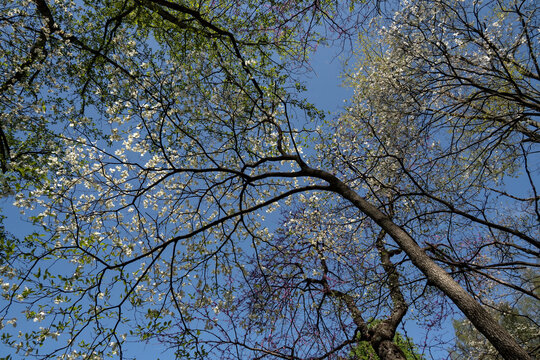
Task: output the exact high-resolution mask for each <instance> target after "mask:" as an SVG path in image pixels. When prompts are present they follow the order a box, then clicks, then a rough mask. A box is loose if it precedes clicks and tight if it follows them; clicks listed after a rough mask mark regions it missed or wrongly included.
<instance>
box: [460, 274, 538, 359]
mask: <svg viewBox="0 0 540 360" xmlns="http://www.w3.org/2000/svg"><path fill="white" fill-rule="evenodd" d="M526 277H528V278H530V279H532V282H531V284H530V288H531V291H533V292H535V293H538V291H540V287H539V286H538V277H534V276H530V275H529V276H526ZM536 305H537V304H536V303H535V302H533V301H531V299H530V298H523V297H519V298H516V299H513V301H512V303H511V302H509V301H505V302H501V303H496V304H493V307H492V309H491V311H490V312H491V313H492V314H493V316H494V317H495V318H496V319H497V320H498V321H499V322H500V323H502V324H504V325H505V327H506V328H507V329H509V331H510V333H511V334H512V335H513V336H514V337H515V338H516V339H518V341H519V343H520V344H521V346H523V347H524V348H525V349H527V352H528V353H529V354H530V355H531V356H533V357H538V356H539V355H540V341H539V339H540V338H539V336H538V324H537V320H536V319H538V318H539V315H540V314H539V313H538V306H536ZM454 329H455V332H456V349H455V351H453V352H452V354H451V356H452V359H486V360H488V359H500V358H501V357H500V355H498V353H497V351H496V350H495V349H494V348H493V346H491V345H490V344H489V343H488V342H487V341H486V339H485V338H484V337H483V336H482V335H481V334H479V333H478V332H477V331H476V330H475V329H474V327H472V326H471V325H470V323H469V322H468V321H467V320H461V321H454Z"/></svg>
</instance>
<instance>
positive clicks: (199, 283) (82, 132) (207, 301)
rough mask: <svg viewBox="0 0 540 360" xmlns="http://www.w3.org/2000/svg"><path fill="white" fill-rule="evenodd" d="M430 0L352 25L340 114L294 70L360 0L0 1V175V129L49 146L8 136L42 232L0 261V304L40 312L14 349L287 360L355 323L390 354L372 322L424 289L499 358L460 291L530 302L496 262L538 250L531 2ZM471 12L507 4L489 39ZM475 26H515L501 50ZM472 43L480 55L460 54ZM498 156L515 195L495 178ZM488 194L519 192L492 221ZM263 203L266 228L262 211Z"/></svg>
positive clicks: (318, 349) (516, 350)
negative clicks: (522, 185)
mask: <svg viewBox="0 0 540 360" xmlns="http://www.w3.org/2000/svg"><path fill="white" fill-rule="evenodd" d="M454 5H456V4H454V2H449V3H446V2H443V1H435V2H432V4H431V3H430V4H427V3H425V2H421V1H419V2H414V1H413V2H410V3H407V4H403V6H402V8H401V9H400V11H399V12H398V14H397V15H396V16H395V17H394V18H392V19H385V18H384V17H381V18H378V19H377V20H376V22H379V23H380V24H383V23H388V24H389V25H390V28H389V29H390V30H389V31H386V30H382V32H376V33H367V35H366V36H367V37H368V38H370V39H374V40H378V39H381V40H382V42H381V43H382V44H384V48H383V49H382V50H381V51H377V49H375V48H373V47H372V46H371V47H366V50H367V49H369V50H370V51H369V52H367V55H368V56H370V58H369V61H365V60H366V59H367V58H366V59H362V61H363V64H364V66H365V71H364V70H363V71H358V72H356V74H355V76H353V77H352V78H351V84H352V85H353V86H354V87H355V89H356V91H357V95H356V96H355V97H354V98H353V99H352V100H351V106H350V109H348V110H347V111H346V112H344V113H343V114H342V115H341V116H340V117H339V118H338V119H335V120H334V121H329V122H323V121H322V120H321V113H320V112H319V111H318V110H317V109H316V108H315V107H314V106H312V105H310V104H308V103H306V102H305V101H304V100H302V98H301V93H300V89H301V87H302V84H300V83H296V81H297V80H298V78H297V74H298V72H299V71H301V69H302V66H304V64H305V61H306V59H307V56H308V54H309V52H310V51H311V50H312V48H313V47H314V46H315V45H316V44H317V43H318V42H321V41H330V40H332V36H334V38H335V36H337V38H338V40H342V39H345V40H347V39H350V34H351V33H353V32H357V31H358V30H359V29H360V27H361V26H362V25H363V24H364V23H363V21H362V20H363V19H364V18H366V17H367V18H369V17H371V16H373V14H372V12H371V11H372V10H373V8H374V5H373V4H363V3H362V2H356V1H350V2H347V3H344V2H334V1H315V2H308V1H296V2H269V5H268V7H265V6H264V5H263V6H261V4H260V3H259V2H255V1H248V0H246V1H241V2H239V1H231V2H222V1H220V2H212V1H174V2H173V1H166V0H135V1H131V0H125V1H115V0H107V1H97V2H96V1H93V2H82V3H78V4H76V3H71V2H69V1H65V2H64V1H55V3H54V4H53V3H49V2H47V1H45V0H35V1H32V2H28V1H22V2H21V3H13V2H10V3H9V4H7V3H6V4H4V6H3V9H4V10H3V15H2V22H3V23H2V25H3V29H4V31H3V32H2V38H1V41H2V46H3V48H5V49H7V50H8V51H5V52H4V54H5V55H4V59H2V60H3V61H2V66H3V67H4V68H5V69H6V71H4V74H7V75H6V79H3V82H2V83H3V84H7V85H5V86H4V87H2V92H1V96H2V106H3V110H4V109H7V110H6V111H4V113H5V115H4V117H5V121H3V124H19V123H20V124H21V129H20V130H16V131H13V132H12V133H11V135H10V136H5V138H4V140H3V143H2V146H3V149H6V150H5V151H4V152H3V154H4V155H3V158H2V159H3V162H4V164H5V168H6V170H7V171H10V166H11V167H15V165H16V164H14V162H13V158H14V157H16V156H14V155H12V154H11V153H12V152H13V151H12V150H11V149H15V148H17V146H12V145H11V144H22V143H24V144H30V145H29V147H30V148H32V149H39V148H40V146H41V144H43V142H42V141H41V140H40V138H39V139H38V140H35V139H37V138H38V137H37V135H38V132H37V131H36V130H35V129H39V130H41V129H44V130H46V133H47V134H49V135H50V136H49V135H48V137H47V139H52V140H51V141H49V140H47V142H46V145H47V147H46V151H33V150H32V154H33V155H32V156H34V157H35V158H36V159H37V162H36V163H33V164H31V166H30V168H31V169H33V170H34V171H36V172H37V174H38V175H39V176H38V178H39V179H40V181H36V182H32V183H30V184H29V185H28V186H20V187H19V188H18V189H17V191H18V192H17V194H16V195H15V198H16V203H17V205H18V206H20V207H21V208H25V207H26V208H29V209H30V215H32V217H31V219H32V220H33V221H34V223H35V224H37V225H40V226H42V227H43V234H42V235H45V236H44V237H40V236H33V237H31V238H28V239H26V244H31V247H30V246H26V247H25V246H21V247H19V248H17V249H16V252H17V256H14V257H11V258H10V259H9V261H8V264H6V265H4V266H3V267H2V268H1V269H2V276H4V277H5V278H6V279H7V280H9V281H11V282H12V283H13V284H11V283H8V282H7V280H4V281H5V283H7V284H8V285H7V286H5V287H3V288H4V291H5V294H4V296H5V298H6V300H7V305H6V306H5V307H4V308H3V309H2V317H3V318H4V319H9V318H10V316H12V315H11V314H12V313H13V312H14V311H15V310H14V309H16V308H17V307H19V308H20V307H23V308H24V315H25V316H26V318H27V319H30V320H34V321H35V322H36V323H38V324H43V326H40V327H39V328H37V329H35V330H34V331H32V330H29V331H27V332H26V334H25V335H24V336H22V337H21V338H15V337H13V336H11V335H12V334H10V332H9V331H7V330H5V331H6V332H5V333H4V335H3V337H2V339H3V341H4V342H5V343H6V344H7V345H10V346H12V347H13V348H15V349H18V350H21V349H25V351H26V352H27V356H30V355H35V356H41V355H43V356H49V355H50V356H59V357H62V356H64V357H67V358H77V357H86V358H101V357H104V356H119V357H125V356H127V355H126V354H125V352H126V346H125V344H126V341H129V340H130V339H142V340H156V341H158V342H160V343H162V344H163V345H164V346H165V347H171V348H174V349H175V351H176V354H177V356H178V357H188V356H191V357H194V358H202V357H205V356H208V357H215V356H221V357H222V358H244V357H256V358H262V357H268V358H272V357H273V358H289V359H301V358H337V357H339V356H342V357H343V356H348V354H349V353H350V351H351V349H353V348H354V346H355V345H357V344H358V343H359V342H361V341H368V342H369V343H370V344H371V345H372V347H373V348H374V350H375V352H376V353H377V355H378V356H379V357H380V358H381V359H402V358H404V354H403V352H402V351H401V350H400V349H399V347H398V346H396V343H395V341H394V336H395V333H396V329H397V327H398V326H399V325H400V324H401V323H402V322H403V319H404V318H405V316H406V314H407V311H408V309H409V306H415V307H416V308H421V307H422V305H423V304H426V303H429V302H430V301H432V300H433V299H434V298H441V299H444V300H442V301H447V300H446V299H447V298H448V299H450V300H451V301H452V302H453V303H454V304H455V305H456V306H457V307H458V308H459V309H460V310H461V311H463V313H464V315H465V316H466V317H467V318H468V319H469V320H470V321H471V322H472V323H473V324H474V326H475V327H476V328H477V329H479V331H480V332H482V333H483V334H484V335H485V336H486V337H487V338H488V339H489V341H490V342H491V343H492V344H493V345H494V347H495V348H496V349H497V351H498V352H499V353H500V354H501V355H502V356H503V357H504V358H505V359H518V358H519V359H527V358H528V355H527V354H526V352H525V351H524V350H523V349H521V348H520V347H519V345H518V344H517V343H516V341H515V340H514V339H513V338H512V337H511V336H510V335H509V334H508V332H507V331H506V330H505V329H504V328H503V327H501V326H500V324H499V323H498V322H497V321H496V319H494V318H493V317H492V316H491V315H490V313H489V312H488V311H487V310H486V309H485V308H484V307H482V305H481V302H485V301H486V300H487V299H489V297H490V295H491V294H494V293H496V292H497V291H502V290H500V289H509V290H511V291H518V292H521V293H523V294H525V295H527V296H532V297H533V298H534V297H535V296H534V294H532V293H531V292H530V291H528V290H527V289H526V287H524V286H522V284H521V283H519V282H514V281H511V280H514V279H517V278H518V277H517V276H516V272H515V271H514V268H515V267H516V266H517V265H519V266H522V267H528V268H532V267H533V266H535V264H534V262H533V261H531V260H530V258H533V257H534V256H537V255H538V247H539V244H538V241H537V240H535V238H534V233H535V231H537V228H538V227H537V220H538V219H539V218H540V216H539V215H538V200H539V199H538V196H537V194H536V190H535V187H534V177H535V174H534V169H533V170H531V167H530V166H531V165H530V163H529V162H530V159H531V156H534V155H533V154H534V151H535V147H536V146H537V142H538V141H537V140H538V139H537V137H536V134H537V126H536V123H535V117H536V116H537V112H535V111H537V107H536V106H537V105H538V96H537V92H535V91H536V90H535V88H534V82H532V81H535V80H534V79H537V77H538V66H537V65H535V64H536V62H535V61H536V58H535V56H536V55H535V54H537V53H538V52H536V51H535V47H537V44H536V43H535V42H534V39H535V37H536V36H538V35H537V34H536V33H533V32H531V31H532V30H531V29H532V28H534V26H535V21H537V19H536V18H535V16H534V14H535V12H536V11H537V10H536V7H535V4H534V3H532V4H525V5H523V6H520V4H515V3H512V2H509V3H496V2H488V3H487V5H482V6H484V7H483V9H482V11H480V10H478V6H480V5H479V3H478V2H476V1H473V2H471V3H470V4H462V5H459V4H458V5H459V6H458V7H457V10H453V9H454ZM377 9H378V10H379V11H380V12H381V13H382V14H386V13H387V12H386V11H387V10H389V9H384V8H382V7H379V8H377ZM468 14H472V15H473V16H475V18H474V19H476V20H477V21H476V23H475V22H472V23H471V22H470V21H469V20H467V18H466V17H467V16H468ZM488 17H499V18H501V19H502V20H501V21H502V22H503V23H504V24H506V23H512V24H514V21H513V19H518V20H520V21H519V22H517V21H516V27H517V28H516V29H517V30H516V31H514V32H511V34H510V35H508V36H507V35H504V36H503V35H500V34H498V33H497V32H492V31H491V29H487V28H486V26H485V25H484V19H487V18H488ZM471 24H472V25H471ZM520 24H521V25H520ZM469 25H470V26H472V28H469ZM426 29H434V30H433V32H434V33H433V34H431V33H430V32H427V30H426ZM439 29H440V33H439V32H436V31H439ZM448 29H452V30H453V31H455V32H457V33H458V34H465V35H468V36H469V37H468V38H466V39H468V40H467V41H468V42H467V41H466V45H465V46H464V47H462V48H460V47H459V46H458V47H457V48H456V49H457V50H456V51H457V55H456V54H454V53H453V52H450V51H446V50H445V51H446V52H442V53H441V51H442V50H444V49H447V48H444V47H443V46H442V45H437V44H438V43H441V44H446V43H445V41H447V38H448V37H449V36H451V35H449V32H448ZM472 29H477V30H479V31H480V32H481V33H483V34H486V36H485V38H486V39H487V40H486V41H484V42H480V44H479V45H478V44H477V43H476V42H475V41H476V39H477V37H476V35H475V36H473V35H471V34H472V33H473V30H472ZM430 31H431V30H430ZM425 34H428V35H430V36H428V37H427V39H423V38H422V36H423V35H425ZM403 37H406V38H405V39H404V38H403ZM480 38H481V39H483V38H482V37H480ZM492 38H494V39H496V41H498V42H497V45H500V44H503V45H504V44H506V40H508V41H510V42H511V44H514V43H515V44H516V45H515V46H513V47H510V49H511V50H508V49H507V48H506V47H505V51H507V53H505V54H511V55H512V56H510V55H506V57H504V56H499V55H498V54H500V52H497V51H496V49H498V48H497V47H495V50H493V49H492V47H491V43H492V40H490V39H492ZM408 39H414V40H415V42H414V43H411V44H409V43H408V42H407V41H408ZM527 39H529V40H527ZM29 40H31V41H29ZM374 40H372V43H374ZM523 40H524V41H523ZM512 41H513V43H512ZM367 43H368V42H366V44H367ZM475 46H477V47H478V48H479V49H480V50H478V49H476V48H475ZM486 46H487V49H488V50H489V51H492V52H495V55H493V56H494V57H495V58H494V60H492V62H488V65H493V64H494V65H493V66H492V67H491V68H489V66H486V65H484V64H483V63H475V62H472V61H469V62H467V61H465V60H463V58H464V56H463V55H462V54H461V53H460V51H463V52H465V53H466V51H469V49H472V50H475V49H476V50H477V51H485V50H486ZM501 47H502V46H501ZM490 49H491V50H490ZM447 50H448V49H447ZM508 51H509V52H508ZM490 54H491V53H490ZM497 61H498V62H497ZM508 64H511V65H512V66H511V70H508V71H506V70H505V71H502V72H501V70H500V69H501V68H505V67H506V68H508ZM450 65H452V66H450ZM465 65H467V66H465ZM430 66H431V67H430ZM437 66H438V67H437ZM431 68H433V71H431V72H430V71H423V70H425V69H431ZM449 69H450V70H452V69H453V71H450V70H449ZM490 69H491V70H492V71H491V72H490V71H488V70H490ZM420 70H422V71H420ZM448 74H449V75H448ZM464 74H465V75H467V74H468V75H470V77H471V78H472V79H470V80H467V81H465V80H464V79H468V78H467V77H466V76H465V75H464ZM501 74H503V75H505V76H507V77H506V78H505V77H503V76H501ZM445 75H448V76H447V77H445ZM476 75H478V76H476ZM508 76H510V78H509V77H508ZM486 79H487V80H486ZM531 79H532V80H531ZM473 80H474V81H476V82H475V83H474V84H475V85H474V86H472V85H469V83H470V82H472V81H473ZM495 80H497V81H495ZM506 87H508V88H510V89H511V90H508V91H507V90H505V88H506ZM471 88H472V89H476V90H475V91H473V92H471V91H470V89H471ZM518 90H519V91H518ZM501 109H502V110H504V111H502V110H501ZM535 109H536V110H535ZM494 114H495V115H496V116H495V115H494ZM25 124H35V126H34V127H30V126H28V127H27V126H26V125H25ZM7 129H10V127H9V126H7V127H3V128H2V130H3V133H4V134H5V133H6V132H7V131H8V130H7ZM448 130H450V134H449V133H448ZM37 144H39V145H37ZM7 149H10V150H9V151H7ZM23 153H24V154H26V152H24V151H23ZM8 154H9V156H8ZM496 162H502V163H503V164H504V165H505V166H503V167H502V168H501V169H498V168H497V167H496V166H494V165H493V164H494V163H496ZM519 169H522V170H523V171H524V172H525V174H526V176H527V178H528V179H529V183H530V187H531V191H532V197H530V198H525V199H523V198H522V197H520V196H515V195H512V194H510V193H509V192H508V191H507V190H508V189H506V188H505V187H504V184H502V181H504V180H505V179H507V178H508V177H509V176H512V175H514V174H517V171H518V170H519ZM12 174H13V176H14V180H13V181H14V182H15V183H17V182H18V181H19V180H18V179H20V175H21V174H20V173H17V172H16V171H15V172H14V173H12ZM31 178H35V176H32V177H31ZM501 197H504V199H505V204H510V202H511V201H516V202H517V203H519V204H522V210H520V211H514V212H506V211H505V214H504V216H503V217H501V218H500V220H499V219H498V218H497V215H498V213H497V212H496V208H495V207H496V205H497V204H498V203H497V201H498V199H499V198H501ZM508 206H510V205H508ZM277 207H282V208H283V209H287V210H283V211H282V215H281V219H282V227H281V229H274V228H273V226H267V224H268V223H267V222H266V223H265V219H264V216H265V212H271V211H272V210H273V209H275V208H277ZM32 211H36V212H37V214H36V213H32ZM463 228H466V229H467V230H466V231H465V230H461V229H463ZM471 235H474V237H473V236H471ZM12 279H13V280H12ZM486 279H488V280H489V282H486V281H485V280H486ZM460 283H461V284H460ZM418 284H425V286H418ZM485 284H487V285H489V286H487V287H486V286H485ZM434 289H436V290H434ZM480 290H481V293H479V291H480ZM433 294H435V295H433ZM443 295H444V297H443ZM439 296H440V297H439ZM475 298H476V299H475ZM536 298H537V297H536ZM51 299H52V302H51ZM424 309H425V313H426V316H436V314H435V313H434V311H430V309H429V308H428V307H427V306H425V307H424ZM431 310H432V309H431ZM365 319H373V320H372V321H366V320H365ZM58 338H63V339H64V340H66V342H63V343H62V344H59V345H58V346H55V347H54V348H53V349H52V350H50V348H49V347H48V346H47V345H44V344H48V343H50V342H51V340H52V341H53V342H54V340H55V339H58ZM40 348H42V349H43V350H40ZM40 351H41V352H46V353H47V354H42V353H40ZM81 354H83V355H81Z"/></svg>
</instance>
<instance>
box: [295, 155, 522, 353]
mask: <svg viewBox="0 0 540 360" xmlns="http://www.w3.org/2000/svg"><path fill="white" fill-rule="evenodd" d="M302 165H303V166H302V170H303V171H304V173H305V174H307V175H308V176H313V177H316V178H319V179H322V180H325V181H327V182H328V183H329V185H330V186H329V190H330V191H333V192H335V193H337V194H340V195H341V196H343V197H344V198H346V199H347V200H349V201H350V202H351V203H352V204H353V205H354V206H356V207H357V208H358V209H359V210H360V211H362V212H363V213H364V214H366V215H367V216H368V217H370V218H371V219H372V220H373V221H375V222H376V223H377V224H378V225H379V226H380V227H381V228H382V229H383V230H384V231H386V233H387V234H388V235H390V236H391V237H392V239H393V240H394V241H395V242H396V243H397V244H398V245H399V247H400V248H401V249H402V250H403V251H404V252H405V253H406V254H407V256H408V257H409V259H410V260H411V261H412V263H413V264H414V265H415V266H416V267H417V268H418V269H419V270H420V271H422V273H423V274H424V275H425V276H426V278H427V279H428V281H430V282H431V283H432V284H433V285H434V286H436V287H437V288H438V289H440V290H441V291H442V292H443V293H444V294H446V296H448V297H449V298H450V299H451V300H452V301H453V302H454V304H456V306H457V307H458V308H459V309H460V310H461V311H462V312H463V314H465V316H466V317H467V319H469V321H471V323H472V324H473V325H474V326H475V327H476V329H477V330H478V331H480V332H481V333H482V334H483V335H484V336H485V337H486V338H487V339H488V340H489V342H490V343H491V344H492V345H493V346H494V347H495V348H496V349H497V351H498V352H499V354H500V355H501V356H502V357H503V358H504V359H506V360H531V357H530V356H529V355H528V354H527V352H526V351H525V350H523V349H522V348H521V347H520V346H519V345H518V343H517V342H516V341H515V340H514V338H513V337H512V336H511V335H510V334H509V333H508V331H506V330H505V329H504V328H503V327H502V326H501V325H500V324H499V323H498V322H497V321H495V319H493V317H492V316H491V315H490V314H489V313H488V312H487V311H486V310H485V309H484V308H483V307H482V305H480V304H479V303H478V302H477V301H476V300H475V299H474V298H473V297H472V296H471V295H469V293H467V291H465V290H464V289H463V288H462V287H461V285H459V284H458V283H457V282H456V281H455V280H454V279H453V278H452V277H451V276H450V275H449V274H448V273H447V272H446V271H445V270H444V269H443V268H441V267H440V266H439V265H437V264H436V263H435V262H434V261H433V260H431V258H430V257H429V256H428V255H426V253H425V252H424V251H423V250H422V248H421V247H420V246H419V245H418V244H417V243H416V241H414V240H413V238H412V237H411V236H410V235H409V234H408V233H407V232H406V231H405V230H403V229H402V228H400V227H399V226H398V225H396V224H394V223H393V222H392V220H391V219H390V218H389V217H388V216H386V215H385V214H384V213H382V212H381V211H380V210H379V209H378V208H377V207H375V206H374V205H372V204H371V203H369V202H368V201H366V200H365V199H364V198H363V197H361V196H360V195H358V194H357V193H356V192H355V191H354V190H352V189H351V188H349V187H348V186H347V185H346V184H345V183H343V182H342V181H341V180H339V179H338V178H337V177H335V176H334V175H332V174H330V173H327V172H325V171H322V170H316V169H312V168H309V167H307V165H305V164H302Z"/></svg>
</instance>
